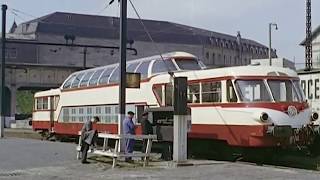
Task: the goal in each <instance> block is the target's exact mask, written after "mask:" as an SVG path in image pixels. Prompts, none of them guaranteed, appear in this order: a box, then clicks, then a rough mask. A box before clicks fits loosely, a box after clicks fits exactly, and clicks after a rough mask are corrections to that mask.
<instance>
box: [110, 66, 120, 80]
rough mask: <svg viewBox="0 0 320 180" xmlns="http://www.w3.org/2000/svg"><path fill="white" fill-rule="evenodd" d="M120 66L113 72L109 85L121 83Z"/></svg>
mask: <svg viewBox="0 0 320 180" xmlns="http://www.w3.org/2000/svg"><path fill="white" fill-rule="evenodd" d="M119 71H120V69H119V66H118V67H117V68H116V69H115V70H114V71H113V73H112V75H111V77H110V79H109V83H118V82H119Z"/></svg>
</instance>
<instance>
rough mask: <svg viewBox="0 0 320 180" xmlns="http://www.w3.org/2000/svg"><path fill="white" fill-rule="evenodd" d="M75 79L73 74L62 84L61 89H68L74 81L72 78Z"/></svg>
mask: <svg viewBox="0 0 320 180" xmlns="http://www.w3.org/2000/svg"><path fill="white" fill-rule="evenodd" d="M75 77H76V75H75V74H73V75H71V76H70V77H69V78H68V80H67V81H66V82H65V83H64V84H63V86H62V88H63V89H67V88H70V86H71V83H72V81H73V80H74V78H75Z"/></svg>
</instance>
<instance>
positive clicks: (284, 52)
mask: <svg viewBox="0 0 320 180" xmlns="http://www.w3.org/2000/svg"><path fill="white" fill-rule="evenodd" d="M109 1H110V0H0V2H1V3H2V4H3V3H5V4H7V5H8V14H7V16H8V18H7V23H8V26H11V25H12V23H13V21H14V20H15V21H16V22H17V23H18V24H19V23H22V22H24V21H27V20H31V19H34V18H35V17H40V16H44V15H46V14H49V13H53V12H56V11H60V12H73V13H81V14H94V15H106V16H119V4H118V3H117V0H115V3H113V4H112V5H111V6H107V4H108V2H109ZM131 1H132V2H133V4H134V5H135V7H136V8H137V10H138V12H139V14H140V16H141V17H142V18H143V19H154V20H164V21H171V22H175V23H181V24H185V25H189V26H194V27H199V28H204V29H208V30H212V31H216V32H221V33H226V34H230V35H236V33H237V31H240V32H241V35H242V37H243V38H249V39H253V40H255V41H257V42H260V43H262V44H264V45H266V46H268V42H269V36H268V31H269V30H268V24H269V23H271V22H272V23H277V24H278V28H279V29H278V30H275V29H273V30H272V48H276V49H277V54H278V56H279V57H284V58H287V59H290V60H292V61H295V62H296V63H301V64H300V65H302V66H303V64H302V63H303V62H304V48H303V47H301V46H300V45H299V44H300V42H301V41H302V40H303V39H304V37H305V0H223V1H221V0H131ZM319 7H320V0H313V1H312V27H313V29H315V28H316V27H317V26H319V25H320V9H319ZM12 9H16V10H19V11H22V12H24V13H19V14H18V15H15V14H14V13H12ZM128 17H131V18H137V17H136V15H135V14H134V11H133V9H132V7H131V6H130V4H129V2H128Z"/></svg>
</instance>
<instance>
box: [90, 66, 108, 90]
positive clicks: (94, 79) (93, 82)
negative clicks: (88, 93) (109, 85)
mask: <svg viewBox="0 0 320 180" xmlns="http://www.w3.org/2000/svg"><path fill="white" fill-rule="evenodd" d="M103 70H104V69H99V70H97V71H95V72H94V73H93V75H92V77H91V79H90V81H89V86H95V85H97V83H98V79H99V77H100V75H101V73H102V72H103Z"/></svg>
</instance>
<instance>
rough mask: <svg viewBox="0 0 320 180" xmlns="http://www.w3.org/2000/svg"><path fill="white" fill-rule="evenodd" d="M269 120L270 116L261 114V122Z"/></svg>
mask: <svg viewBox="0 0 320 180" xmlns="http://www.w3.org/2000/svg"><path fill="white" fill-rule="evenodd" d="M268 119H269V115H268V114H267V113H265V112H263V113H261V115H260V120H261V121H267V120H268Z"/></svg>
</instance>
